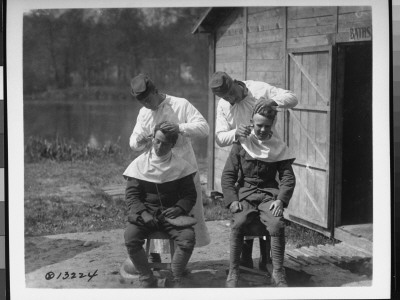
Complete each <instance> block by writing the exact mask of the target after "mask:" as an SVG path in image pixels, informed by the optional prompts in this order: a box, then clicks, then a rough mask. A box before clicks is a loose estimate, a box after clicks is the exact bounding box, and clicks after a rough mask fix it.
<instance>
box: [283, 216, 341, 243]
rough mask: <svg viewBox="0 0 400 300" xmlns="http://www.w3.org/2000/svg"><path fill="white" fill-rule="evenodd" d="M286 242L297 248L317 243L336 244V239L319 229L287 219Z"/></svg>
mask: <svg viewBox="0 0 400 300" xmlns="http://www.w3.org/2000/svg"><path fill="white" fill-rule="evenodd" d="M285 236H286V242H287V243H288V244H289V245H293V246H294V247H295V248H300V247H304V246H305V247H309V246H316V245H325V244H332V245H333V244H335V242H336V240H335V239H330V238H328V237H326V236H325V235H323V234H321V233H318V232H317V231H314V230H311V229H309V228H306V227H303V226H301V225H299V224H297V223H293V222H290V221H286V227H285Z"/></svg>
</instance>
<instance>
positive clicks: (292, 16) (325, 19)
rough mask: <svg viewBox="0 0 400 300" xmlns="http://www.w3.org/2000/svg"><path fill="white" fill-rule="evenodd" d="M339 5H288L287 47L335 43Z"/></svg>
mask: <svg viewBox="0 0 400 300" xmlns="http://www.w3.org/2000/svg"><path fill="white" fill-rule="evenodd" d="M336 24H337V7H336V6H328V7H308V6H304V7H288V9H287V27H288V31H287V47H288V48H302V47H310V46H324V45H331V44H332V43H333V41H334V40H333V39H334V34H336V31H337V30H336Z"/></svg>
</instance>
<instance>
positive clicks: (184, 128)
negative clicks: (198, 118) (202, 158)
mask: <svg viewBox="0 0 400 300" xmlns="http://www.w3.org/2000/svg"><path fill="white" fill-rule="evenodd" d="M185 125H186V124H182V123H181V124H178V127H179V133H181V134H182V135H185V134H186V126H185Z"/></svg>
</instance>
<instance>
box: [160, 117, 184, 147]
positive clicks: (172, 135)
mask: <svg viewBox="0 0 400 300" xmlns="http://www.w3.org/2000/svg"><path fill="white" fill-rule="evenodd" d="M169 123H170V122H168V121H163V122H161V123H158V124H157V125H156V126H155V127H154V135H155V134H156V132H157V131H161V132H162V133H163V134H164V135H165V137H166V138H167V141H168V142H169V143H171V144H173V145H175V144H176V141H177V140H178V137H179V129H178V130H176V129H174V128H173V127H171V126H166V125H167V124H169Z"/></svg>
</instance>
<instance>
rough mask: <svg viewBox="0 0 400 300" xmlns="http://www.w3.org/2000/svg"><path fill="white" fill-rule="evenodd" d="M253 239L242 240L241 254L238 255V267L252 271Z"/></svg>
mask: <svg viewBox="0 0 400 300" xmlns="http://www.w3.org/2000/svg"><path fill="white" fill-rule="evenodd" d="M253 241H254V240H253V239H250V240H244V241H243V243H242V253H241V255H240V265H241V266H243V267H246V268H250V269H253V267H254V266H253V258H252V252H253Z"/></svg>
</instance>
